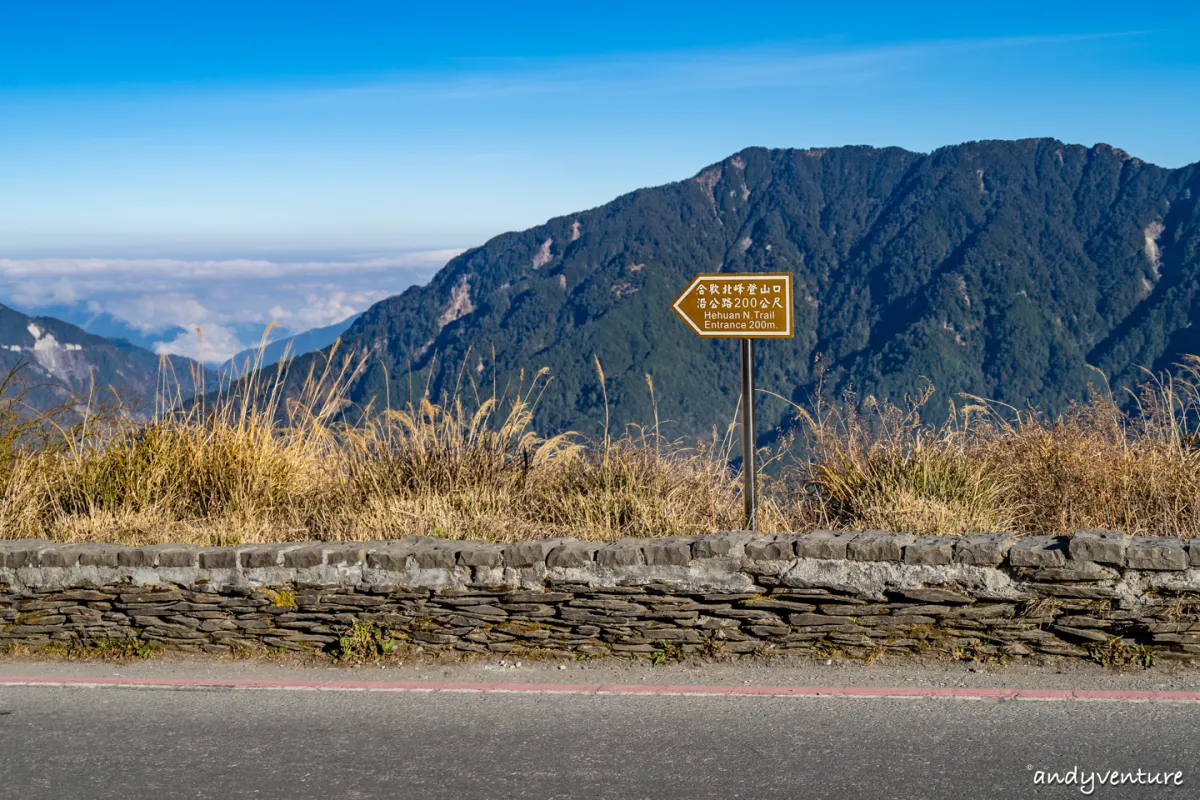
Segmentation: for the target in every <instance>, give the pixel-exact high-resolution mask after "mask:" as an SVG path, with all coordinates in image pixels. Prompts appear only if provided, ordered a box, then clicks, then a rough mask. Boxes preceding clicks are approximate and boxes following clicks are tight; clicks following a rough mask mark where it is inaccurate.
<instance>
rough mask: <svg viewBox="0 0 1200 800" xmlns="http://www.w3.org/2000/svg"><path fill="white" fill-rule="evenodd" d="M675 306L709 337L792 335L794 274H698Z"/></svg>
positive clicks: (678, 312) (697, 329)
mask: <svg viewBox="0 0 1200 800" xmlns="http://www.w3.org/2000/svg"><path fill="white" fill-rule="evenodd" d="M671 308H673V309H675V313H676V314H678V315H679V316H680V317H682V318H683V321H684V322H686V323H687V324H688V325H689V326H690V327H691V329H692V330H693V331H695V332H696V333H697V334H698V335H700V336H704V337H711V338H718V337H727V338H736V339H787V338H790V337H792V336H794V335H795V326H794V325H793V315H792V273H790V272H717V273H712V274H701V275H697V276H696V277H695V278H693V279H692V282H691V283H689V284H688V287H687V288H686V289H684V290H683V291H682V292H680V294H679V297H676V298H675V302H674V303H672V304H671Z"/></svg>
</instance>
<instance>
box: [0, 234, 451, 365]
mask: <svg viewBox="0 0 1200 800" xmlns="http://www.w3.org/2000/svg"><path fill="white" fill-rule="evenodd" d="M459 252H460V251H458V250H450V249H444V250H420V251H408V252H400V253H373V254H365V255H355V256H342V257H334V258H253V259H249V258H214V259H194V258H193V259H185V258H27V259H13V258H0V302H4V303H7V304H9V305H11V306H13V307H14V308H16V309H18V310H20V311H23V312H25V313H29V314H39V315H46V316H57V317H59V318H61V319H65V320H66V321H67V322H71V323H72V324H76V325H80V326H81V327H86V328H88V330H91V331H93V332H96V333H98V334H100V335H117V333H119V332H120V331H119V329H120V328H121V327H122V326H125V327H127V328H128V335H127V336H126V338H129V339H130V340H131V341H134V343H135V344H140V345H142V346H148V347H150V348H151V349H153V350H155V351H156V352H159V353H172V354H177V355H183V356H188V357H190V358H196V359H199V360H202V361H206V362H209V363H221V362H223V361H225V360H227V359H228V358H230V357H232V356H233V355H234V354H235V353H237V352H239V351H241V350H244V349H246V348H248V347H253V346H255V345H257V344H258V343H259V340H260V339H261V337H262V335H263V331H264V329H265V328H266V326H267V325H269V324H271V323H274V324H276V325H278V326H279V328H280V329H282V330H285V331H287V332H289V333H292V334H296V333H301V332H303V331H306V330H310V329H312V328H320V327H325V326H327V325H332V324H334V323H337V322H340V321H341V320H344V319H346V318H347V317H350V316H352V315H354V314H357V313H359V312H361V311H364V310H365V309H366V308H368V307H369V306H371V305H372V304H373V303H376V302H378V301H379V300H382V299H384V298H386V297H390V296H391V295H394V294H399V293H400V292H402V291H404V289H406V288H408V287H409V286H412V285H414V284H423V283H426V282H427V281H428V280H429V278H431V277H432V276H433V274H434V273H435V272H436V271H437V270H438V269H440V268H441V267H442V266H443V265H445V263H446V262H447V261H448V260H450V259H451V258H453V257H454V256H455V255H457V254H458V253H459Z"/></svg>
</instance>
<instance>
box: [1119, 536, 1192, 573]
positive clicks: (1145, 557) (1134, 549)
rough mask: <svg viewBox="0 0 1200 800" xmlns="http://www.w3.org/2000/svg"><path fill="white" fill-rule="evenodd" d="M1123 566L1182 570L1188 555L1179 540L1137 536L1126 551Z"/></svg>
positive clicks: (1186, 563) (1185, 565)
mask: <svg viewBox="0 0 1200 800" xmlns="http://www.w3.org/2000/svg"><path fill="white" fill-rule="evenodd" d="M1125 557H1126V562H1125V565H1126V566H1127V567H1129V568H1130V569H1145V570H1184V569H1187V568H1188V554H1187V553H1186V552H1185V551H1184V549H1183V542H1182V541H1180V540H1179V539H1159V538H1151V537H1143V536H1137V537H1134V540H1133V541H1132V542H1131V543H1130V545H1129V549H1128V550H1127V551H1126V555H1125Z"/></svg>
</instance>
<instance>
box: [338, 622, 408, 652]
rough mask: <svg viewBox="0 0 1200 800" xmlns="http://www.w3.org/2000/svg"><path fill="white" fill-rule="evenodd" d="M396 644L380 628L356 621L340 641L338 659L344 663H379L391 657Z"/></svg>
mask: <svg viewBox="0 0 1200 800" xmlns="http://www.w3.org/2000/svg"><path fill="white" fill-rule="evenodd" d="M395 649H396V642H395V641H394V640H393V639H392V637H390V636H388V635H387V633H386V632H384V631H383V630H381V629H380V628H379V627H378V626H376V625H373V624H371V623H368V622H362V621H361V620H357V619H356V620H354V622H353V623H352V625H351V628H350V630H348V631H347V632H346V634H345V635H344V636H342V637H341V638H340V639H339V640H338V648H337V653H336V655H337V657H338V658H339V659H341V660H342V661H377V660H378V659H380V658H382V657H383V656H387V655H391V654H392V653H393V652H394V651H395Z"/></svg>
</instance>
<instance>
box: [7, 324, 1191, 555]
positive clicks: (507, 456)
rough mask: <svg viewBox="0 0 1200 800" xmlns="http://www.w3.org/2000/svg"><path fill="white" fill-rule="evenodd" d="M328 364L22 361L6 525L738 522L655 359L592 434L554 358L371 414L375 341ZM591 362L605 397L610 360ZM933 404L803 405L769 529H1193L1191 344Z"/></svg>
mask: <svg viewBox="0 0 1200 800" xmlns="http://www.w3.org/2000/svg"><path fill="white" fill-rule="evenodd" d="M260 352H261V351H260ZM318 363H319V368H318V367H314V368H313V369H312V370H311V371H310V372H309V373H308V374H307V375H305V376H304V379H303V380H302V381H291V380H289V376H288V369H289V366H288V364H289V361H288V360H287V359H285V360H284V361H283V362H281V364H280V365H279V366H277V367H275V368H273V369H259V367H260V366H261V365H260V364H259V363H253V364H248V365H246V372H245V375H244V377H243V378H241V379H236V380H234V379H231V380H229V381H223V382H222V386H221V387H219V388H218V389H217V390H216V391H215V392H214V393H212V394H209V395H205V394H203V393H201V394H200V395H199V396H198V398H197V399H194V400H191V401H186V402H185V401H184V399H183V398H182V397H180V396H179V393H178V391H177V390H176V392H175V394H174V396H173V397H172V396H171V394H170V393H169V392H166V391H162V390H161V388H160V396H159V398H157V401H156V404H155V408H154V410H153V412H152V413H149V414H147V415H138V414H136V413H132V411H131V409H128V408H126V407H125V406H123V405H122V404H121V403H119V402H115V401H113V402H108V403H97V402H94V400H93V399H92V398H86V399H82V400H79V399H75V400H72V401H71V402H70V403H67V404H64V405H63V406H62V407H61V408H58V409H54V410H51V411H42V412H35V411H33V410H31V409H30V408H29V407H28V405H27V404H26V403H25V394H24V392H23V390H21V389H20V387H19V386H18V384H17V382H16V381H15V380H14V376H13V375H10V376H9V379H8V380H6V381H4V382H3V384H2V385H0V481H2V483H3V493H2V494H0V536H2V537H7V538H19V537H43V538H49V539H54V540H58V541H107V542H121V543H130V544H135V543H136V544H149V543H159V542H179V543H194V544H237V543H248V542H271V541H299V540H309V539H322V540H371V539H384V538H394V537H399V536H406V535H411V534H428V535H436V536H444V537H450V538H478V539H484V540H489V541H512V540H516V539H527V538H544V537H550V536H559V535H570V536H576V537H579V538H584V539H593V540H601V541H607V540H613V539H618V538H621V537H626V536H668V535H674V534H693V533H707V532H715V531H721V530H730V529H737V528H739V527H741V523H742V520H741V513H742V511H741V496H740V486H741V479H740V475H739V474H738V473H737V471H736V470H734V469H732V468H731V466H730V457H731V453H732V449H733V444H734V443H735V438H736V435H737V431H736V428H735V426H734V425H732V424H731V425H730V426H728V427H727V428H726V430H725V432H724V434H723V435H719V434H718V432H717V430H716V429H715V428H714V430H713V433H712V436H711V438H710V439H709V440H708V441H703V442H698V443H696V444H695V445H693V446H685V444H684V443H682V442H681V441H675V440H668V439H666V438H664V437H663V436H662V435H661V434H660V424H659V421H658V418H657V405H656V403H655V402H654V401H655V400H656V398H655V387H654V383H653V381H652V380H651V379H650V377H649V376H647V378H646V382H647V389H648V391H649V393H650V397H651V400H652V405H653V406H654V408H655V409H656V411H655V419H654V421H653V424H652V426H650V427H646V428H639V427H636V426H634V427H631V428H629V429H628V430H626V431H625V432H623V433H621V434H619V435H613V434H611V432H610V431H609V429H608V419H609V416H608V410H607V402H606V409H605V429H604V434H603V436H601V437H598V438H596V439H595V440H588V439H585V438H583V437H581V436H579V435H577V434H574V433H562V434H559V435H555V436H549V437H547V436H543V435H540V434H539V433H537V432H536V430H535V428H534V425H533V420H534V412H535V409H536V407H537V403H538V400H539V398H540V396H541V393H542V392H543V391H544V389H545V386H546V384H547V382H548V381H550V380H551V377H550V376H549V375H547V374H546V372H545V371H544V370H543V371H541V372H538V373H536V374H535V375H533V376H532V378H531V379H530V380H529V381H528V385H526V383H527V382H526V380H525V378H524V375H522V376H521V377H520V379H519V380H518V381H517V386H516V388H515V389H512V390H511V391H508V390H506V391H496V390H495V389H493V391H492V392H491V394H490V396H485V397H481V396H480V395H479V393H478V390H477V387H475V386H474V384H473V383H472V384H471V387H470V388H471V391H469V392H468V391H458V390H456V391H455V392H454V393H453V394H452V395H451V396H450V397H449V398H445V399H443V400H442V401H441V402H433V401H432V400H430V399H428V398H427V397H426V398H423V399H421V400H419V401H418V402H416V403H413V404H410V405H409V406H407V407H405V408H399V409H393V408H384V409H378V410H377V409H373V408H360V409H352V408H350V407H349V403H348V402H347V399H346V396H347V388H348V386H349V385H350V383H351V382H352V381H353V380H354V379H355V378H356V377H357V376H358V375H359V374H360V373H361V370H362V368H363V366H364V361H363V359H362V358H358V359H353V358H350V357H347V356H345V355H339V353H338V351H337V348H336V346H335V348H334V349H333V351H332V352H331V353H330V354H329V355H328V357H327V358H326V359H325V360H324V361H323V362H318ZM164 368H165V367H164ZM18 371H19V370H18ZM14 374H15V373H14ZM596 376H597V380H598V382H599V385H600V387H601V389H602V393H601V394H602V396H604V397H605V398H607V391H606V386H605V384H606V381H605V377H604V372H603V369H601V367H600V364H599V362H598V361H597V362H596ZM234 377H236V376H234ZM193 379H195V378H193ZM168 385H169V382H168V381H166V380H164V383H163V386H168ZM293 386H294V387H298V388H296V389H294V390H291V391H285V387H293ZM460 388H461V387H460ZM764 394H766V393H764ZM932 397H933V387H928V388H927V389H926V390H925V391H924V392H922V393H921V394H920V395H919V396H917V397H915V398H910V399H907V400H906V402H905V403H904V404H903V405H895V404H891V403H888V402H885V401H878V400H876V399H874V398H866V399H865V400H862V401H860V400H858V399H857V398H855V397H854V396H853V395H846V396H844V397H842V398H840V399H839V400H838V402H831V401H830V400H829V399H828V398H826V397H823V396H822V395H821V394H820V393H818V395H817V396H816V397H814V399H813V402H812V403H811V404H810V406H809V407H808V408H805V409H801V408H796V414H797V418H798V423H797V426H796V428H795V431H794V434H793V435H792V436H789V437H785V438H784V439H783V440H782V441H781V442H780V444H779V445H778V446H777V447H776V448H775V449H774V452H773V453H765V454H764V458H763V462H764V463H765V464H766V465H767V467H766V472H767V474H765V475H763V476H762V477H761V480H760V485H761V486H762V492H761V494H762V497H761V500H760V505H759V524H760V527H761V528H762V529H763V530H769V531H781V532H785V531H802V530H809V529H813V528H837V529H851V530H862V529H887V530H896V531H909V532H913V533H933V534H955V533H964V532H971V531H1013V532H1016V533H1019V534H1042V533H1050V534H1062V533H1069V532H1071V531H1072V530H1074V529H1077V528H1105V529H1119V530H1126V531H1128V532H1130V533H1134V534H1154V535H1173V536H1191V535H1194V534H1195V533H1196V532H1197V531H1198V530H1200V430H1198V427H1200V361H1198V360H1189V361H1187V362H1186V363H1185V364H1183V365H1180V367H1179V369H1177V370H1175V371H1174V373H1173V374H1170V375H1162V376H1149V377H1148V380H1147V381H1146V382H1145V383H1144V384H1143V385H1142V386H1141V387H1140V389H1139V391H1138V392H1137V393H1136V395H1135V396H1133V398H1132V400H1131V402H1130V403H1129V404H1127V405H1125V406H1124V407H1123V406H1122V405H1121V404H1119V403H1118V402H1117V401H1116V400H1115V399H1114V398H1113V397H1112V396H1111V395H1109V394H1107V393H1101V394H1098V395H1097V397H1095V398H1094V399H1092V400H1091V401H1089V402H1088V403H1084V404H1078V405H1075V406H1073V407H1071V408H1070V410H1069V411H1068V412H1067V413H1066V414H1064V415H1062V416H1061V417H1058V418H1055V419H1050V418H1047V417H1045V416H1043V415H1040V414H1038V413H1036V412H1033V411H1021V410H1018V409H1014V408H1010V407H1007V406H1002V405H1000V404H996V403H989V402H986V401H983V400H980V399H979V398H970V397H968V398H960V402H959V403H958V404H957V405H954V404H952V405H951V408H950V412H949V415H948V419H947V421H946V422H945V423H942V424H938V425H932V424H929V423H927V422H924V421H923V420H922V418H921V414H922V411H923V410H924V409H925V408H927V407H928V404H929V402H930V401H931V399H932ZM764 401H765V398H764ZM349 419H353V424H351V423H350V422H349V421H347V420H349ZM735 419H736V412H735Z"/></svg>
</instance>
